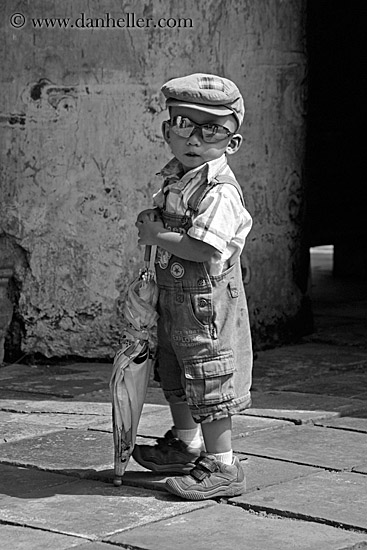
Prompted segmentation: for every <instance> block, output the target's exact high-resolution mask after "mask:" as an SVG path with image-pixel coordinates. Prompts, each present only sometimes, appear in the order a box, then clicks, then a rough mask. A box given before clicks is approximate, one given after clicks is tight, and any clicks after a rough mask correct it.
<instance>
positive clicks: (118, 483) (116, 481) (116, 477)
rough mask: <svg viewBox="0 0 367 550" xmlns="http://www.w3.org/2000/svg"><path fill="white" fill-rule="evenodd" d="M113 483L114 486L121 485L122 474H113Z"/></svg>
mask: <svg viewBox="0 0 367 550" xmlns="http://www.w3.org/2000/svg"><path fill="white" fill-rule="evenodd" d="M113 484H114V486H115V487H121V485H122V476H115V477H114V480H113Z"/></svg>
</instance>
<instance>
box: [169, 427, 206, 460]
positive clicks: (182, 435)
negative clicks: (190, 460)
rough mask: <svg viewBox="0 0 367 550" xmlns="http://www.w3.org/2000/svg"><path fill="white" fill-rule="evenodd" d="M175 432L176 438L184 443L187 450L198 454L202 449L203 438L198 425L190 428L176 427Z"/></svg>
mask: <svg viewBox="0 0 367 550" xmlns="http://www.w3.org/2000/svg"><path fill="white" fill-rule="evenodd" d="M176 433H177V437H178V439H181V441H183V442H184V443H186V445H187V447H188V451H189V452H192V453H193V454H197V455H199V454H200V452H201V451H203V450H204V440H203V436H202V433H201V428H200V426H198V427H197V428H193V429H191V430H179V429H177V428H176Z"/></svg>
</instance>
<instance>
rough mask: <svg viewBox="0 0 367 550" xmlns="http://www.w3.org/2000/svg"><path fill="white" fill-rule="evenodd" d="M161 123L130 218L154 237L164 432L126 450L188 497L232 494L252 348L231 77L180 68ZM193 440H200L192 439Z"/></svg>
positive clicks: (237, 115)
mask: <svg viewBox="0 0 367 550" xmlns="http://www.w3.org/2000/svg"><path fill="white" fill-rule="evenodd" d="M162 92H163V94H164V96H165V97H166V100H167V107H168V109H169V114H170V119H169V120H167V121H166V122H164V123H163V125H162V131H163V136H164V139H165V141H166V142H167V143H168V145H169V146H170V148H171V151H172V153H173V155H174V158H173V159H172V160H171V161H170V162H169V163H168V164H167V165H166V166H165V167H164V168H163V170H162V171H161V175H162V176H163V177H164V178H165V179H164V183H163V186H162V188H161V190H160V191H159V192H158V193H157V194H156V195H155V196H154V202H155V205H156V208H154V209H148V210H144V211H143V212H141V213H140V214H139V215H138V219H137V222H136V226H137V228H138V230H139V244H144V245H157V257H156V275H157V283H158V287H159V292H160V297H159V307H158V312H159V315H160V318H159V321H158V361H157V367H156V369H157V372H158V376H159V380H160V383H161V386H162V389H163V391H164V394H165V397H166V399H167V401H168V403H169V405H170V409H171V414H172V418H173V422H174V426H173V427H172V430H170V431H169V432H167V433H166V435H165V436H164V437H163V438H160V439H158V442H157V445H155V446H150V445H136V446H135V449H134V453H133V457H134V459H135V460H136V461H137V462H138V463H139V464H141V465H142V466H144V467H145V468H148V469H150V470H152V471H154V472H159V473H160V472H171V473H176V474H180V477H170V478H167V480H166V488H167V490H168V491H170V492H171V493H173V494H175V495H178V496H180V497H182V498H186V499H190V500H203V499H208V498H213V497H223V496H227V497H228V496H233V495H239V494H241V493H243V492H244V490H245V476H244V473H243V470H242V467H241V465H240V462H239V460H238V459H237V457H233V452H232V442H231V431H232V430H231V416H232V415H233V414H236V413H239V412H240V411H242V410H244V409H246V408H248V407H249V406H250V404H251V398H250V386H251V370H252V348H251V337H250V329H249V319H248V312H247V305H246V298H245V294H244V289H243V284H242V278H241V268H240V254H241V251H242V249H243V246H244V243H245V239H246V236H247V234H248V233H249V231H250V229H251V224H252V220H251V217H250V215H249V213H248V212H247V210H246V209H245V207H244V203H243V198H242V192H241V189H240V187H239V184H238V183H237V181H236V180H235V178H234V175H233V173H232V171H231V170H230V168H229V166H228V164H227V160H226V155H231V154H234V153H236V152H237V151H238V149H239V147H240V145H241V142H242V137H241V136H240V135H239V134H238V133H237V131H238V129H239V127H240V125H241V123H242V120H243V117H244V104H243V99H242V96H241V94H240V92H239V90H238V88H237V86H236V85H235V84H234V83H233V82H232V81H230V80H228V79H226V78H221V77H219V76H216V75H206V74H201V73H199V74H192V75H189V76H185V77H182V78H176V79H173V80H170V81H169V82H167V83H166V84H165V85H164V86H163V87H162ZM203 439H204V441H203Z"/></svg>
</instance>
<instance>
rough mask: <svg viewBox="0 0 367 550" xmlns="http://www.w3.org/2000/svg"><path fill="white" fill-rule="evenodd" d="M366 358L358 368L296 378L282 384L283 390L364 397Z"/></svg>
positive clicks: (365, 392) (366, 380) (366, 389)
mask: <svg viewBox="0 0 367 550" xmlns="http://www.w3.org/2000/svg"><path fill="white" fill-rule="evenodd" d="M366 370H367V358H366V361H365V363H364V365H363V366H361V368H360V369H358V370H356V369H351V370H347V371H345V372H343V373H336V374H335V373H328V374H323V375H322V376H318V377H314V378H310V379H308V380H298V381H297V382H294V383H293V384H288V385H284V386H283V388H282V390H283V391H291V392H292V391H301V392H303V393H308V392H309V393H315V394H321V395H334V396H340V397H350V398H352V399H353V398H356V399H365V396H366V395H367V377H366Z"/></svg>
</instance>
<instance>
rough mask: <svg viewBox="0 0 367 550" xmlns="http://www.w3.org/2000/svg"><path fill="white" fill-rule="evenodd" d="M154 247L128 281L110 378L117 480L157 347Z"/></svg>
mask: <svg viewBox="0 0 367 550" xmlns="http://www.w3.org/2000/svg"><path fill="white" fill-rule="evenodd" d="M150 252H151V247H150V246H147V247H146V249H145V257H144V260H145V267H144V269H142V270H141V272H140V274H139V276H138V277H137V278H136V279H135V280H134V281H133V282H132V283H131V284H130V285H129V288H128V292H127V298H126V302H125V305H124V317H125V319H126V321H127V327H126V330H125V331H124V335H123V344H122V347H121V349H120V350H118V352H117V353H116V356H115V358H114V362H113V369H112V375H111V380H110V391H111V399H112V425H113V440H114V447H115V449H114V450H115V458H114V484H115V485H116V486H119V485H121V484H122V476H123V475H124V472H125V470H126V467H127V465H128V462H129V459H130V456H131V454H132V452H133V449H134V445H135V440H136V435H137V429H138V424H139V420H140V416H141V411H142V408H143V404H144V399H145V395H146V391H147V386H148V381H149V375H150V371H151V366H152V363H153V351H154V349H155V327H156V323H157V319H158V313H157V311H156V304H157V300H158V288H157V285H156V282H155V278H154V271H153V269H151V265H150V264H151V258H150V256H151V253H150Z"/></svg>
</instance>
